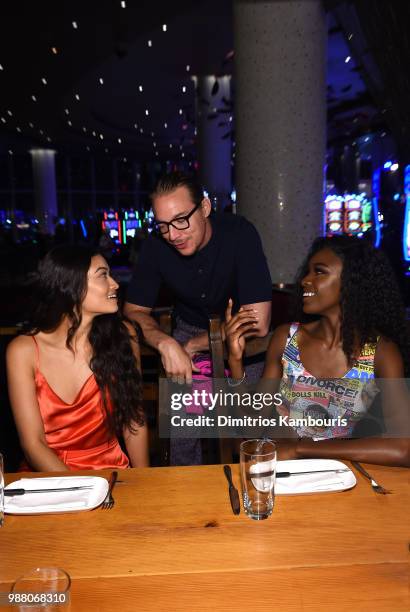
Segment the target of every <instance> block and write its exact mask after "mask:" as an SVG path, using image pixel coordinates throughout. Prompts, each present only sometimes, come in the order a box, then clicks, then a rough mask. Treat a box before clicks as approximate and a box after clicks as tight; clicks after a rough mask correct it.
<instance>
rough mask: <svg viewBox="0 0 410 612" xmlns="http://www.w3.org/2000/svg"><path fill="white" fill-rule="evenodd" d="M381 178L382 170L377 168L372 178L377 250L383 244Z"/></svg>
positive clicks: (375, 244)
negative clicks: (380, 211) (380, 198)
mask: <svg viewBox="0 0 410 612" xmlns="http://www.w3.org/2000/svg"><path fill="white" fill-rule="evenodd" d="M386 163H390V165H391V162H386ZM384 167H386V164H384ZM380 177H381V170H380V168H377V170H375V171H374V172H373V176H372V191H373V198H372V205H373V217H374V233H375V238H374V246H375V247H376V249H378V248H379V246H380V242H381V228H380V221H379V197H380Z"/></svg>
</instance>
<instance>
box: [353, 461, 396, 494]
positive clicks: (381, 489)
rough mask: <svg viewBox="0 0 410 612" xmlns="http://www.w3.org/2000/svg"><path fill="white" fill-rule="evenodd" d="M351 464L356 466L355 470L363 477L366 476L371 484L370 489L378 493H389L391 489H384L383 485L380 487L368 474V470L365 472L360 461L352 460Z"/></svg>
mask: <svg viewBox="0 0 410 612" xmlns="http://www.w3.org/2000/svg"><path fill="white" fill-rule="evenodd" d="M352 465H354V467H355V468H356V470H357V471H358V472H360V473H361V474H362V475H363V476H364V477H365V478H367V480H369V481H370V484H371V485H372V489H373V491H374V492H375V493H380V494H381V495H388V494H389V493H391V491H388V490H387V489H385V488H384V487H382V486H381V485H379V484H378V483H377V482H376V481H375V480H374V478H373V477H372V476H370V474H369V472H366V470H365V469H364V467H363V466H362V465H360V463H359V462H358V461H352Z"/></svg>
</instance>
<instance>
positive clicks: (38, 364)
mask: <svg viewBox="0 0 410 612" xmlns="http://www.w3.org/2000/svg"><path fill="white" fill-rule="evenodd" d="M31 338H32V339H33V342H34V344H35V347H36V370H37V371H39V370H40V349H39V347H38V342H37V340H36V339H35V337H34V336H31Z"/></svg>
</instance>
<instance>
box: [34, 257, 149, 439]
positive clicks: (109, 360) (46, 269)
mask: <svg viewBox="0 0 410 612" xmlns="http://www.w3.org/2000/svg"><path fill="white" fill-rule="evenodd" d="M95 255H99V252H98V251H97V250H95V249H93V248H91V247H88V246H79V245H77V246H71V245H67V246H59V247H56V248H54V249H52V250H51V251H49V253H47V255H46V256H45V257H44V259H43V260H42V261H41V262H40V264H39V266H38V271H37V273H35V274H34V275H33V276H32V277H31V279H30V281H29V285H30V289H31V296H32V308H31V312H30V314H29V320H28V321H27V324H26V329H25V333H27V334H29V335H35V334H37V333H39V332H52V331H54V330H55V329H57V327H58V326H59V325H60V324H61V323H62V321H63V319H64V318H65V317H67V319H68V321H69V324H70V325H69V328H68V333H67V340H66V346H67V348H69V349H70V350H71V351H72V350H73V348H72V342H73V338H74V335H75V333H76V332H77V330H78V328H79V327H80V324H81V308H82V302H83V300H84V298H85V295H86V293H87V273H88V270H89V268H90V265H91V258H92V257H94V256H95ZM129 323H130V322H129ZM136 331H137V332H138V331H139V330H138V329H137V328H136ZM88 340H89V342H90V345H91V349H92V357H91V360H90V368H91V370H92V372H93V373H94V376H95V378H96V381H97V384H98V387H99V388H100V391H101V396H102V399H103V405H104V409H105V413H106V419H107V423H108V426H109V429H110V431H111V432H113V433H114V432H115V433H116V434H117V435H122V433H123V428H124V427H128V428H129V429H130V430H131V431H135V428H134V427H133V423H136V424H138V425H143V424H144V422H145V421H144V413H143V409H142V379H141V374H140V372H139V370H138V367H137V364H136V361H135V357H134V354H133V351H132V342H137V340H136V338H134V337H132V336H130V334H129V331H128V329H127V327H126V325H125V323H124V319H123V318H122V317H121V316H120V315H119V314H118V313H115V314H103V315H99V316H96V317H94V319H93V322H92V326H91V330H90V332H89V335H88ZM110 402H111V405H112V410H110V408H109V403H110Z"/></svg>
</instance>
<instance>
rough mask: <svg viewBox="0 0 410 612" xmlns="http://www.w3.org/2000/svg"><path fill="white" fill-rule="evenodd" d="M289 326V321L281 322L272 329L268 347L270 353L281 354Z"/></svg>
mask: <svg viewBox="0 0 410 612" xmlns="http://www.w3.org/2000/svg"><path fill="white" fill-rule="evenodd" d="M290 326H291V323H283V324H282V325H278V327H277V328H276V329H275V330H274V332H273V334H272V338H271V341H270V343H269V349H268V350H269V353H270V355H282V353H283V351H284V349H285V345H286V340H287V338H288V335H289V330H290Z"/></svg>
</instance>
